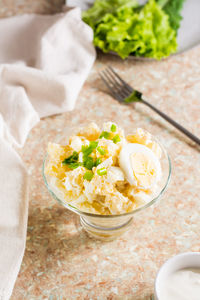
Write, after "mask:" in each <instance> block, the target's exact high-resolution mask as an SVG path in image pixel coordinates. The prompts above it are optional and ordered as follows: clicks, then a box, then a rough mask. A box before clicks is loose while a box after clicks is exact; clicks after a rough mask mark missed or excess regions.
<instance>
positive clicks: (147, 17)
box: [83, 0, 177, 59]
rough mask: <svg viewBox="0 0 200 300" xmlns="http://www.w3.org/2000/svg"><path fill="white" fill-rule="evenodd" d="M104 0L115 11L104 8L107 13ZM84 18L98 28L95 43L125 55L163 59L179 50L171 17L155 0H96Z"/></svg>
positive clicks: (94, 27) (107, 49) (95, 33)
mask: <svg viewBox="0 0 200 300" xmlns="http://www.w3.org/2000/svg"><path fill="white" fill-rule="evenodd" d="M104 2H106V3H107V4H108V3H110V4H111V3H112V9H111V8H110V10H112V11H111V12H110V11H109V12H107V10H104V14H103V9H104V8H105V6H106V3H104ZM117 2H118V5H117ZM100 3H101V4H100ZM122 3H123V5H122ZM104 4H105V6H103V5H104ZM94 7H96V9H94ZM98 7H99V10H98V12H97V8H98ZM95 10H96V15H95ZM90 15H91V17H90ZM83 20H84V21H85V22H86V23H88V24H89V25H90V26H92V28H93V30H94V45H95V46H97V47H99V48H101V49H102V50H103V51H104V52H109V51H114V52H117V53H118V55H119V56H120V57H122V58H126V57H127V56H128V55H130V54H132V55H134V56H143V57H151V58H155V59H161V58H163V57H167V56H169V55H170V54H171V53H174V52H176V50H177V42H176V32H175V30H174V29H172V28H171V26H170V23H169V16H168V15H167V14H166V13H165V12H164V11H163V10H162V8H161V7H160V6H159V5H158V4H157V3H156V1H155V0H150V1H148V3H147V4H146V5H144V6H143V7H138V6H136V3H135V2H133V1H130V0H126V1H122V0H115V1H114V0H112V1H102V0H96V1H95V4H94V6H93V7H92V8H91V9H90V10H88V11H87V12H85V13H84V14H83Z"/></svg>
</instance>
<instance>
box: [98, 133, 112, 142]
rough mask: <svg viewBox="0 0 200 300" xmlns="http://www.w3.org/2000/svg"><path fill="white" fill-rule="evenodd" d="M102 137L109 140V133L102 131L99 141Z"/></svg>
mask: <svg viewBox="0 0 200 300" xmlns="http://www.w3.org/2000/svg"><path fill="white" fill-rule="evenodd" d="M103 137H104V138H105V139H107V140H108V139H109V138H110V132H108V131H102V133H101V135H100V137H99V138H100V139H101V138H103Z"/></svg>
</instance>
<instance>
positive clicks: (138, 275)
mask: <svg viewBox="0 0 200 300" xmlns="http://www.w3.org/2000/svg"><path fill="white" fill-rule="evenodd" d="M0 3H1V6H0V16H1V17H3V16H9V15H13V14H17V13H23V12H40V13H51V12H54V11H59V10H60V7H61V4H62V1H45V0H43V1H42V0H40V1H39V0H38V1H1V2H0ZM57 4H58V6H57V7H56V5H57ZM108 64H111V65H112V66H113V67H115V68H116V70H117V71H119V73H120V74H121V75H122V76H123V77H124V79H125V80H127V81H128V82H129V83H130V84H132V86H133V87H135V88H136V89H138V90H140V91H141V92H142V93H143V94H144V96H145V98H146V99H148V100H149V101H151V103H153V104H154V105H156V106H157V107H158V108H160V109H162V110H163V111H165V112H166V113H167V114H169V115H170V116H171V117H172V118H174V119H175V120H176V121H178V122H180V123H181V124H182V125H183V126H185V127H187V128H188V129H189V130H191V131H192V132H193V133H194V134H196V135H197V136H200V48H196V49H193V50H191V51H189V52H187V53H185V54H181V55H177V56H174V57H171V58H169V59H167V60H165V61H162V62H139V61H137V62H136V61H134V60H126V61H121V60H120V59H118V58H117V57H114V56H109V55H102V54H100V55H99V56H98V58H97V60H96V63H95V65H94V67H93V69H92V71H91V74H90V76H89V78H88V80H87V81H86V83H85V85H84V87H83V89H82V91H81V93H80V95H79V97H78V100H77V105H76V109H75V110H74V111H73V112H69V113H65V114H62V115H57V116H53V117H50V118H46V119H43V120H41V122H40V123H39V125H38V126H37V127H35V128H34V129H33V130H32V132H31V134H30V135H29V137H28V140H27V142H26V145H25V147H24V148H23V149H22V150H21V151H20V155H21V156H22V157H23V159H24V161H25V163H26V166H27V168H28V169H29V172H30V205H29V221H28V232H27V245H26V251H25V255H24V259H23V263H22V266H21V270H20V273H19V276H18V279H17V281H16V284H15V288H14V291H13V295H12V297H11V300H18V299H19V300H31V299H32V300H33V299H34V300H35V299H37V300H39V299H50V300H54V299H59V300H60V299H67V300H68V299H88V300H89V299H92V300H96V299H98V300H104V299H115V300H120V299H121V300H124V299H128V300H129V299H130V300H149V297H150V295H151V294H152V292H153V284H154V280H155V276H156V273H157V271H158V269H159V267H160V266H161V265H162V264H163V262H164V261H165V260H166V259H167V258H169V257H171V256H173V255H175V254H177V253H180V252H185V251H200V240H199V228H200V218H199V214H200V184H199V179H200V171H199V170H200V151H199V150H200V149H199V148H198V147H196V146H194V144H193V143H191V142H190V141H189V140H188V139H187V138H185V137H184V136H183V135H182V134H180V133H179V132H178V131H177V130H175V129H174V128H173V127H172V126H171V125H169V124H167V123H166V122H165V121H164V120H162V119H161V118H160V117H159V116H158V115H156V114H155V113H153V112H152V111H150V109H148V108H146V107H144V106H142V105H141V104H137V105H136V107H135V108H133V107H130V106H124V105H121V104H119V103H118V102H116V101H115V100H114V99H113V98H112V97H110V96H109V95H108V94H107V90H106V88H105V87H104V85H103V84H102V82H101V81H100V79H99V77H98V72H99V71H100V70H102V69H103V68H104V67H106V66H107V65H108ZM86 119H88V120H98V121H102V120H113V121H115V122H118V123H120V125H122V126H123V127H124V128H125V130H126V131H130V130H132V128H135V127H142V128H144V129H146V130H148V131H150V132H151V133H152V134H154V135H156V136H157V137H158V138H159V139H160V141H161V142H162V143H163V144H164V145H165V147H166V149H167V151H168V153H169V155H170V158H171V161H172V178H171V182H170V185H169V187H168V189H167V191H166V193H165V194H164V196H163V197H162V199H161V200H160V201H159V203H158V204H157V205H156V206H154V207H151V208H148V209H146V210H145V211H142V212H141V213H138V214H137V215H136V216H135V217H134V222H133V225H132V226H131V228H130V230H129V232H127V233H125V235H123V236H122V237H121V238H119V239H118V240H115V241H113V242H109V243H103V242H100V241H96V240H94V239H91V238H89V237H88V236H87V234H86V233H85V232H84V231H83V230H82V228H81V226H80V224H79V218H78V216H77V215H75V214H74V213H72V212H70V211H68V210H66V209H65V208H63V207H61V206H60V205H58V204H57V203H56V202H55V200H54V199H52V198H51V196H50V195H49V193H48V191H47V190H46V187H45V185H44V183H43V179H42V172H41V169H42V161H43V158H44V154H45V151H46V147H47V143H48V142H49V141H55V139H57V138H58V137H59V136H61V135H62V132H63V131H64V130H65V128H66V127H67V126H71V125H73V126H77V125H79V124H80V123H81V122H83V121H84V120H86Z"/></svg>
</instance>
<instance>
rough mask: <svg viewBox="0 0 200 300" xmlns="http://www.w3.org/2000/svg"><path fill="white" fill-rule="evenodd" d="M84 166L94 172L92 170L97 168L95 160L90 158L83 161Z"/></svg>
mask: <svg viewBox="0 0 200 300" xmlns="http://www.w3.org/2000/svg"><path fill="white" fill-rule="evenodd" d="M83 166H84V167H85V168H86V169H88V170H92V168H93V167H95V161H94V159H93V158H92V157H90V156H88V157H87V158H86V159H84V160H83Z"/></svg>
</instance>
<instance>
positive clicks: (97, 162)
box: [95, 157, 102, 166]
mask: <svg viewBox="0 0 200 300" xmlns="http://www.w3.org/2000/svg"><path fill="white" fill-rule="evenodd" d="M101 162H102V161H101V158H100V157H98V158H97V159H96V162H95V165H96V166H98V165H99V164H100V163H101Z"/></svg>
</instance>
